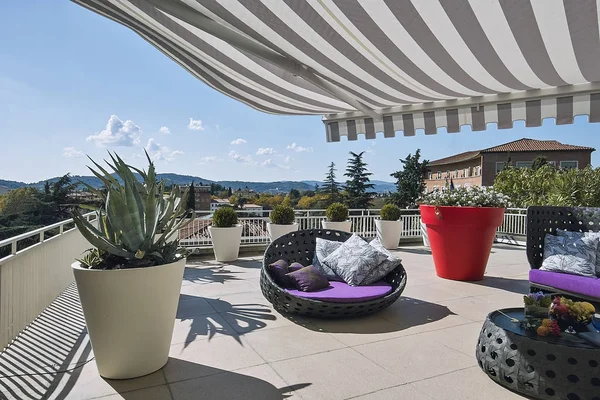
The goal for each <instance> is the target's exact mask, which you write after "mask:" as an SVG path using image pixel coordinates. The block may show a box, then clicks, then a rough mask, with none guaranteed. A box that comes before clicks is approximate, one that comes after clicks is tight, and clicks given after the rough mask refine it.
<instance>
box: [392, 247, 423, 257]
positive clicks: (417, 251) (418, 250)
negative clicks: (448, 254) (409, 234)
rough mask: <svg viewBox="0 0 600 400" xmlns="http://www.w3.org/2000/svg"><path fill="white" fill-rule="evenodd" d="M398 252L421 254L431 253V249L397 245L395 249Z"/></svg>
mask: <svg viewBox="0 0 600 400" xmlns="http://www.w3.org/2000/svg"><path fill="white" fill-rule="evenodd" d="M396 251H397V252H398V253H410V254H422V255H429V256H430V255H431V249H428V248H424V247H415V248H411V247H398V249H397V250H396Z"/></svg>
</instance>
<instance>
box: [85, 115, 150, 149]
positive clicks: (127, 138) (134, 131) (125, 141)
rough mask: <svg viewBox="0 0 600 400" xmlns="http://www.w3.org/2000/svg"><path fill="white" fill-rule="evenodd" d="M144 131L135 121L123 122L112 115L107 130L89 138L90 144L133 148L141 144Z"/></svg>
mask: <svg viewBox="0 0 600 400" xmlns="http://www.w3.org/2000/svg"><path fill="white" fill-rule="evenodd" d="M140 136H142V130H141V129H140V127H139V126H137V125H135V124H134V123H133V121H131V120H127V121H125V122H123V121H121V120H120V119H119V117H117V116H116V115H111V116H110V118H109V119H108V123H107V124H106V128H105V129H104V130H103V131H101V132H99V133H97V134H96V135H91V136H88V138H87V140H88V141H89V142H94V143H96V144H97V145H98V146H133V145H135V144H138V143H139V142H140Z"/></svg>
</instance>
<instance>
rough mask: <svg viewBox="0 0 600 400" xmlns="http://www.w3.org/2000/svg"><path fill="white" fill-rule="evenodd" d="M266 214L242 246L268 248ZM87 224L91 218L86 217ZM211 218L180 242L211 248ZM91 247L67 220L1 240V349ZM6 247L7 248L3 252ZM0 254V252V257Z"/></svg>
mask: <svg viewBox="0 0 600 400" xmlns="http://www.w3.org/2000/svg"><path fill="white" fill-rule="evenodd" d="M379 211H380V210H351V211H350V220H351V221H352V231H353V232H356V233H358V234H359V235H361V236H363V237H367V238H368V237H374V236H375V235H376V231H375V219H376V218H378V216H379ZM296 213H297V216H296V222H298V224H299V225H300V226H299V228H300V229H318V228H320V227H321V221H322V220H324V219H325V210H297V211H296ZM525 214H526V210H525V209H508V210H507V211H506V214H505V216H504V224H503V225H502V226H501V227H500V228H499V229H498V232H499V234H503V235H515V236H525V235H526V215H525ZM267 215H268V211H265V214H264V216H260V217H259V216H255V217H242V218H240V219H239V221H240V223H241V224H242V225H243V226H244V229H243V237H242V245H243V246H249V245H253V244H268V243H269V237H268V234H267V222H268V220H269V219H268V216H267ZM86 217H87V218H88V220H92V219H94V218H95V215H94V214H93V213H90V214H87V216H86ZM419 219H420V216H419V211H418V210H405V211H404V213H403V215H402V221H403V231H402V238H405V239H410V238H418V237H420V236H421V228H420V221H419ZM211 222H212V221H211V220H210V218H209V217H201V218H198V219H196V220H195V221H194V222H193V223H191V224H190V225H188V226H187V227H185V228H183V229H181V230H180V231H179V238H180V241H181V244H182V245H184V246H186V247H190V248H203V247H204V248H210V247H211V246H212V243H211V240H210V236H209V235H208V229H207V228H208V226H209V225H210V223H211ZM89 247H90V245H89V243H87V241H86V240H85V239H84V238H83V236H82V235H81V234H80V233H79V232H78V231H77V230H76V229H75V227H74V224H73V221H72V220H67V221H63V222H59V223H56V224H53V225H49V226H46V227H44V228H40V229H36V230H34V231H31V232H27V233H24V234H22V235H18V236H15V237H12V238H9V239H5V240H2V241H0V251H4V253H8V255H7V256H5V257H3V258H0V349H2V348H4V347H5V346H6V345H8V344H9V343H10V342H11V341H12V340H13V339H14V338H15V337H16V336H17V335H18V334H19V332H21V331H22V330H23V329H25V328H26V327H27V325H29V324H30V323H31V322H32V321H33V320H34V319H35V318H36V317H37V316H38V315H39V314H40V313H41V312H42V311H43V310H44V309H45V308H46V307H47V306H48V305H49V304H50V303H51V302H52V301H53V300H54V299H55V298H56V297H57V296H58V295H59V294H60V293H61V292H62V291H63V290H65V289H66V288H67V287H68V286H69V285H70V284H71V283H72V282H73V273H72V271H71V267H70V265H71V263H72V262H73V260H75V259H76V258H78V257H80V256H81V254H82V253H83V252H84V251H85V250H86V249H88V248H89ZM7 249H8V250H7ZM1 254H2V253H0V257H2V256H1Z"/></svg>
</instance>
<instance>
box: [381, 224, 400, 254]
mask: <svg viewBox="0 0 600 400" xmlns="http://www.w3.org/2000/svg"><path fill="white" fill-rule="evenodd" d="M375 229H376V230H377V237H378V238H379V241H381V244H382V245H383V247H385V248H386V249H388V250H395V249H397V248H398V244H399V243H400V236H401V235H402V221H400V220H398V221H384V220H381V219H376V220H375Z"/></svg>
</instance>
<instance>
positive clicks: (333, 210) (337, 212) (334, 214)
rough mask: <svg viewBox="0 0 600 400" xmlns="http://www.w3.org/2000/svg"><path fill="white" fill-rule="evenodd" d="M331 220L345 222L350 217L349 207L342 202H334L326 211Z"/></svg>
mask: <svg viewBox="0 0 600 400" xmlns="http://www.w3.org/2000/svg"><path fill="white" fill-rule="evenodd" d="M325 215H326V216H327V219H328V220H329V222H344V221H346V220H347V219H348V207H346V206H345V205H343V204H342V203H333V204H332V205H330V206H329V207H327V210H326V211H325Z"/></svg>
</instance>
